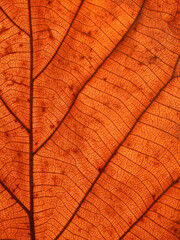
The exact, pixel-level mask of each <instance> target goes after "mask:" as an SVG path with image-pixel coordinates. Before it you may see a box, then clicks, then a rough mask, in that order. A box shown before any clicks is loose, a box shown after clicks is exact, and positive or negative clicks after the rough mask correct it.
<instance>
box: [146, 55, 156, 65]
mask: <svg viewBox="0 0 180 240" xmlns="http://www.w3.org/2000/svg"><path fill="white" fill-rule="evenodd" d="M156 59H157V56H151V57H150V58H149V61H148V63H149V64H152V63H154V62H155V61H156Z"/></svg>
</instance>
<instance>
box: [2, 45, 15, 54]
mask: <svg viewBox="0 0 180 240" xmlns="http://www.w3.org/2000/svg"><path fill="white" fill-rule="evenodd" d="M11 53H13V50H12V47H11V46H9V47H6V48H5V54H4V55H5V56H7V55H9V54H11Z"/></svg>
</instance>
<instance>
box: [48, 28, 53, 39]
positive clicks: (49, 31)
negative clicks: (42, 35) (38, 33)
mask: <svg viewBox="0 0 180 240" xmlns="http://www.w3.org/2000/svg"><path fill="white" fill-rule="evenodd" d="M48 34H49V38H51V39H53V38H54V36H53V33H52V30H51V29H50V28H48Z"/></svg>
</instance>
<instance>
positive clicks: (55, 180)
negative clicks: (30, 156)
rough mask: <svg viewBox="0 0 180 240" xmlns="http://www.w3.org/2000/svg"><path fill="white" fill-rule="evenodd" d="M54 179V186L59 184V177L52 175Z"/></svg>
mask: <svg viewBox="0 0 180 240" xmlns="http://www.w3.org/2000/svg"><path fill="white" fill-rule="evenodd" d="M52 180H53V182H54V186H57V177H56V176H53V177H52Z"/></svg>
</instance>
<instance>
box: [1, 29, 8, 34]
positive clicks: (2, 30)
mask: <svg viewBox="0 0 180 240" xmlns="http://www.w3.org/2000/svg"><path fill="white" fill-rule="evenodd" d="M7 30H8V28H6V27H2V28H1V29H0V35H1V34H2V33H4V32H5V31H7Z"/></svg>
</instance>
